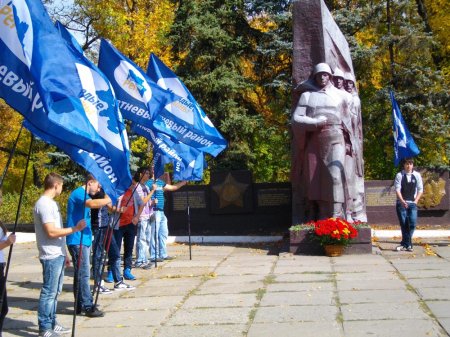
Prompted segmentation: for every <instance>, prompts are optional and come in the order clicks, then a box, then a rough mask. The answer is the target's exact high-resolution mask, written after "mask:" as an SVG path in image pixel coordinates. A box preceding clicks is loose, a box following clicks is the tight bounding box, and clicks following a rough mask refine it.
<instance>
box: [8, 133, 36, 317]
mask: <svg viewBox="0 0 450 337" xmlns="http://www.w3.org/2000/svg"><path fill="white" fill-rule="evenodd" d="M33 141H34V137H33V134H31V139H30V148H29V150H28V156H27V163H26V165H25V172H24V174H23V180H22V188H21V189H20V197H19V204H18V205H17V212H16V220H15V221H14V228H13V230H12V234H15V233H16V229H17V223H18V222H19V216H20V209H21V207H22V198H23V191H24V190H25V181H26V178H27V172H28V164H29V163H30V157H31V150H32V148H33ZM13 247H14V245H11V246H9V253H8V260H7V261H6V267H5V284H4V285H3V291H2V294H1V297H0V301H1V306H3V300H4V297H5V290H6V281H7V279H8V271H9V265H10V264H11V257H12V251H13ZM1 306H0V308H1Z"/></svg>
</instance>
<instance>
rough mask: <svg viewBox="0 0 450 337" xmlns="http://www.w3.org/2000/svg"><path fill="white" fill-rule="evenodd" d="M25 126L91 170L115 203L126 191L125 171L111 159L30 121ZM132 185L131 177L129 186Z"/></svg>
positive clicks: (87, 169) (24, 123) (25, 122)
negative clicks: (114, 164) (58, 136)
mask: <svg viewBox="0 0 450 337" xmlns="http://www.w3.org/2000/svg"><path fill="white" fill-rule="evenodd" d="M23 126H24V127H25V128H27V129H28V130H29V131H30V132H31V133H33V135H35V136H37V137H39V138H40V139H42V140H43V141H45V142H47V143H49V144H52V145H55V146H56V147H58V148H59V149H60V150H61V151H63V152H64V153H66V154H67V155H68V156H69V157H70V158H71V159H72V160H73V161H74V162H76V163H77V164H79V165H80V166H82V167H83V168H84V169H85V170H86V171H88V172H90V173H91V174H92V175H93V176H94V177H95V179H97V180H98V181H99V183H100V184H101V185H102V187H103V189H104V190H105V193H106V194H108V196H109V197H110V198H111V201H112V202H113V204H115V203H116V201H117V199H118V198H119V197H120V196H121V195H122V194H123V193H125V191H126V189H127V188H124V187H123V186H124V179H123V177H121V175H123V172H121V170H120V168H118V167H114V166H113V165H112V163H111V160H110V159H108V158H106V157H104V156H101V155H98V154H95V153H89V152H86V151H84V150H82V149H79V148H76V147H75V146H73V145H71V144H68V143H65V142H64V141H62V140H60V139H59V138H56V137H53V136H51V135H49V134H47V133H45V132H44V131H42V130H40V129H38V128H36V127H35V126H34V125H33V124H31V123H30V122H29V121H27V120H24V121H23ZM130 185H131V178H130V180H129V184H128V187H129V186H130Z"/></svg>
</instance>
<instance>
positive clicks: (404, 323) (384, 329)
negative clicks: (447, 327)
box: [344, 319, 447, 337]
mask: <svg viewBox="0 0 450 337" xmlns="http://www.w3.org/2000/svg"><path fill="white" fill-rule="evenodd" d="M344 335H345V337H362V336H380V337H398V336H411V337H421V336H430V337H431V336H433V337H444V336H445V337H447V334H446V333H445V331H444V330H443V329H442V328H441V327H440V326H439V325H438V324H437V323H435V322H433V321H429V320H425V319H423V320H422V319H401V320H400V319H394V320H370V321H366V320H365V321H350V322H347V321H345V322H344Z"/></svg>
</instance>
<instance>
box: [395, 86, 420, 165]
mask: <svg viewBox="0 0 450 337" xmlns="http://www.w3.org/2000/svg"><path fill="white" fill-rule="evenodd" d="M390 95H391V103H392V122H393V131H394V164H395V166H398V164H399V163H400V160H402V159H404V158H411V157H415V156H417V155H418V154H419V153H420V150H419V148H418V147H417V145H416V143H414V139H413V138H412V136H411V134H410V133H409V130H408V128H407V126H406V124H405V121H404V119H403V117H402V113H401V112H400V108H399V107H398V104H397V101H396V100H395V97H394V93H393V92H392V91H390Z"/></svg>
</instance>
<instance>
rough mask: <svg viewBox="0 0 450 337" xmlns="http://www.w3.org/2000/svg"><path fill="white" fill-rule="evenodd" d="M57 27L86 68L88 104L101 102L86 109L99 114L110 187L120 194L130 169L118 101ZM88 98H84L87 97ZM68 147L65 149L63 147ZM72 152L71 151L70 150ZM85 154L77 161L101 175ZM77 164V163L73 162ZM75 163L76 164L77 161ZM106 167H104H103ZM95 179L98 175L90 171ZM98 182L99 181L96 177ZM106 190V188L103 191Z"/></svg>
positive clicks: (71, 39) (83, 79)
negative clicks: (110, 169) (111, 172)
mask: <svg viewBox="0 0 450 337" xmlns="http://www.w3.org/2000/svg"><path fill="white" fill-rule="evenodd" d="M56 27H57V28H58V31H59V32H60V34H61V37H62V38H63V39H64V40H65V41H66V43H67V45H68V46H69V48H70V50H71V52H72V54H73V55H74V56H75V57H76V58H77V61H78V62H79V64H77V66H78V67H81V66H84V67H85V69H84V71H83V72H82V73H81V75H82V76H81V77H80V80H81V82H82V83H83V86H84V87H85V88H88V89H89V99H88V102H92V101H95V102H102V103H101V104H96V105H94V106H91V107H89V108H90V110H91V111H92V113H95V114H97V115H98V127H97V130H98V133H99V135H100V137H101V138H102V140H103V142H104V144H105V147H106V149H107V151H108V157H109V166H110V167H111V168H112V170H113V173H114V177H115V178H117V182H116V181H115V183H114V184H112V187H114V188H115V189H116V190H117V192H115V193H119V195H120V194H122V193H124V192H125V191H126V190H127V189H128V187H129V186H130V185H131V173H130V167H129V161H130V149H129V144H128V135H127V131H126V128H125V124H124V122H123V118H122V114H121V113H120V111H119V108H118V105H117V101H116V98H115V95H114V90H113V89H112V87H111V84H110V82H109V81H108V79H107V78H106V76H105V75H104V74H103V73H102V72H101V71H100V70H99V69H98V68H97V66H95V65H94V64H93V63H92V62H91V61H90V60H89V59H88V58H86V57H85V56H84V54H83V51H82V49H81V47H80V46H79V44H78V42H77V41H76V39H75V38H74V37H73V36H72V34H70V33H69V31H68V30H67V29H66V28H65V27H64V26H63V25H62V24H61V23H60V22H57V23H56ZM86 96H87V95H86ZM66 148H67V146H66ZM71 152H73V150H71ZM85 156H86V154H82V155H81V154H80V152H79V151H77V156H76V158H77V159H80V160H81V162H79V164H80V165H82V166H83V167H85V168H86V166H87V164H86V163H88V164H89V165H90V167H92V168H94V169H95V170H96V171H97V172H98V174H99V175H104V174H103V173H102V170H99V169H98V167H97V166H96V164H94V163H89V161H90V160H88V159H85V158H84V157H85ZM90 157H91V158H92V159H94V158H95V159H97V158H99V155H98V154H95V152H94V153H90ZM75 161H76V160H75ZM77 162H78V161H77ZM105 165H106V164H105ZM90 172H91V173H92V174H93V175H94V176H95V177H96V178H97V176H96V175H95V174H94V173H93V172H92V171H90ZM97 179H98V180H99V181H100V179H99V178H97ZM103 180H104V181H105V183H107V182H108V179H106V177H104V178H103ZM104 189H105V191H107V189H106V188H104Z"/></svg>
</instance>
